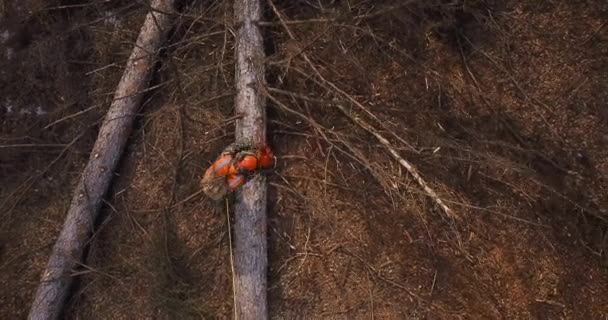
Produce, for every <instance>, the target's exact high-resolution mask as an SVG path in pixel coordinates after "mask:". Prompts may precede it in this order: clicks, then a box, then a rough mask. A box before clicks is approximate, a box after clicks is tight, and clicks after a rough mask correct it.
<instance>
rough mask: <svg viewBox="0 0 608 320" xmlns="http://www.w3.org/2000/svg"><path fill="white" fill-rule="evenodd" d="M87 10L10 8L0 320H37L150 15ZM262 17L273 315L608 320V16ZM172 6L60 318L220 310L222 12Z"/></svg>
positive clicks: (545, 7) (526, 12)
mask: <svg viewBox="0 0 608 320" xmlns="http://www.w3.org/2000/svg"><path fill="white" fill-rule="evenodd" d="M81 3H84V2H77V1H59V0H56V1H40V0H27V1H20V2H17V1H3V2H1V3H0V13H1V16H2V20H1V22H0V41H2V45H0V48H1V51H0V55H2V58H1V59H0V61H1V66H0V67H1V68H0V99H1V100H0V120H1V121H2V125H1V127H0V179H1V180H0V212H1V213H0V214H1V221H2V222H1V223H0V284H1V285H0V318H2V319H19V318H24V317H25V316H26V315H27V311H28V308H29V304H30V303H31V300H32V296H33V293H34V291H35V289H36V285H37V281H38V280H39V278H40V274H41V272H42V270H43V268H44V266H45V263H46V259H47V258H48V254H49V252H50V249H51V246H52V244H53V242H54V239H55V238H56V236H57V234H58V232H59V230H60V229H61V226H62V223H63V219H64V217H65V213H66V211H67V207H68V206H69V202H70V199H71V190H72V189H73V187H74V184H75V182H76V180H77V178H78V175H79V172H80V171H81V170H82V168H83V166H84V164H85V162H86V160H87V158H88V152H89V151H90V149H91V147H92V145H93V143H94V140H95V138H96V130H97V128H98V125H99V123H100V121H101V119H102V117H103V115H104V114H105V111H106V108H107V107H108V106H109V102H110V100H111V98H112V92H113V90H114V87H115V86H116V84H117V82H118V79H119V78H120V76H121V72H122V66H123V65H124V62H125V59H126V58H127V57H128V55H129V53H130V50H131V48H132V45H133V41H134V39H135V38H136V36H137V33H138V31H139V26H140V25H141V22H142V19H143V17H144V15H145V13H146V8H145V7H144V6H142V5H140V4H135V3H134V2H131V1H110V2H90V3H89V4H84V5H81ZM403 3H405V4H403ZM275 4H276V6H277V10H278V11H279V12H280V13H281V17H282V22H283V23H280V22H281V21H280V19H279V18H278V17H277V15H276V14H275V13H274V12H273V11H272V10H270V9H269V10H268V12H267V20H268V23H265V24H264V28H265V30H266V35H267V39H268V42H267V53H268V54H269V58H268V69H269V74H268V76H269V87H270V88H276V89H279V90H281V91H279V90H273V89H270V90H269V94H270V95H271V96H272V97H271V99H270V100H269V104H268V116H269V128H268V130H269V137H270V142H271V144H272V146H273V147H274V149H275V151H276V153H277V154H278V155H279V165H278V168H277V170H276V171H275V172H274V173H273V174H271V175H270V185H269V200H270V201H269V211H268V216H269V226H268V228H269V229H268V230H269V245H270V251H269V258H270V259H269V260H270V270H269V273H268V275H269V286H270V287H269V303H270V313H271V317H272V318H273V319H360V318H361V319H364V318H371V319H603V318H605V317H606V316H608V314H607V312H608V311H606V310H608V270H607V268H606V266H607V264H608V259H607V258H606V246H607V244H608V223H607V222H608V213H607V212H606V208H607V207H608V181H607V180H606V179H607V178H608V151H607V150H606V148H605V145H606V143H608V129H607V128H608V126H607V124H608V109H606V106H605V102H606V101H608V60H607V59H608V58H607V57H608V42H607V41H608V27H606V17H607V16H608V3H606V2H605V1H599V0H598V1H595V0H591V1H585V2H580V3H574V2H573V1H561V2H553V3H550V2H545V1H532V0H530V1H490V0H485V1H482V0H477V1H442V0H433V1H419V2H403V1H396V0H394V1H389V0H384V1H365V0H359V1H335V0H333V1H332V0H324V1H278V0H277V1H275ZM269 8H270V6H269ZM180 12H181V13H182V14H181V15H180V16H179V17H178V24H177V26H176V28H175V30H174V32H173V33H172V35H171V37H170V39H169V42H168V46H167V48H166V50H165V51H164V53H163V57H162V62H161V64H160V65H159V68H158V70H157V72H156V76H155V78H154V80H153V82H154V83H153V84H155V85H159V86H158V89H156V90H154V91H152V92H151V93H150V94H148V96H147V97H146V99H145V101H146V102H145V104H144V106H143V107H142V109H141V116H140V117H138V119H137V124H136V130H135V132H134V134H133V135H132V138H131V140H130V143H129V146H128V148H127V150H126V152H125V156H124V159H123V161H122V163H121V165H120V168H119V170H118V172H117V175H116V179H115V182H114V184H113V186H112V188H111V190H110V193H109V195H108V201H107V204H106V205H105V206H104V208H103V212H102V214H101V217H100V219H99V221H98V226H97V231H96V233H95V235H94V237H93V240H92V241H91V245H90V248H89V249H88V251H87V256H86V260H85V266H84V267H83V268H82V270H80V274H81V276H80V277H79V278H78V279H79V281H78V283H77V286H76V287H75V289H74V292H73V294H72V296H71V299H70V301H69V303H68V307H67V310H66V313H65V318H66V319H201V318H204V319H226V318H230V316H231V315H232V291H231V286H232V285H231V277H232V275H231V268H230V251H229V244H228V240H229V239H228V224H227V218H226V212H225V211H224V209H221V208H220V207H218V206H217V205H216V204H214V203H211V202H210V201H208V200H206V199H205V198H204V197H203V196H201V195H200V194H197V192H198V191H199V184H198V181H199V178H200V176H201V175H202V173H203V170H204V169H205V168H206V166H207V165H208V164H209V163H210V161H212V160H213V159H214V157H215V156H216V155H217V153H218V152H219V151H220V150H221V149H223V148H224V147H225V146H226V145H227V144H228V143H230V142H231V141H232V140H233V136H232V133H233V131H234V127H233V121H232V120H231V118H232V116H233V112H232V111H233V110H232V97H233V90H234V89H233V86H232V83H233V71H234V69H233V40H234V39H233V34H232V32H231V31H230V30H231V28H232V27H233V25H232V19H231V8H230V4H229V3H228V2H226V3H223V2H221V1H218V2H214V1H182V4H181V8H180ZM286 25H287V27H286ZM287 30H289V31H290V33H291V34H292V35H293V38H292V37H291V36H290V35H289V33H288V32H287ZM307 59H308V61H310V63H309V62H308V61H307ZM317 72H318V73H317ZM336 88H338V89H339V90H341V91H342V93H340V92H338V90H337V89H336ZM352 100H354V101H356V102H358V103H359V104H360V105H361V106H363V107H364V108H365V109H366V110H367V111H369V112H371V113H373V115H374V116H375V117H376V119H374V118H372V117H370V115H369V114H367V113H365V111H363V110H361V108H360V107H359V106H357V105H356V104H354V103H352ZM336 104H340V105H343V106H345V107H347V108H348V109H349V110H351V111H352V112H353V113H355V114H356V115H357V116H358V117H360V118H361V119H364V120H365V121H366V122H368V123H370V124H372V125H373V126H374V127H375V128H376V130H378V132H380V133H381V134H382V135H383V136H385V137H386V138H388V139H389V140H390V141H391V143H392V144H393V146H394V147H395V149H397V150H398V151H399V153H400V154H401V156H403V157H404V158H406V159H408V160H409V161H410V162H411V163H413V164H414V165H415V166H416V167H417V168H418V169H419V171H420V172H421V174H422V175H423V177H424V179H425V180H426V181H427V182H428V183H429V184H430V186H431V187H432V188H433V189H434V190H435V191H436V192H437V193H438V194H439V195H440V197H442V198H443V199H444V200H445V201H446V203H447V204H448V206H450V207H451V208H452V210H453V211H454V212H455V214H456V215H457V218H456V219H450V218H448V217H446V215H445V214H444V212H443V211H441V210H440V208H438V207H437V206H436V205H435V204H434V202H433V201H431V200H430V199H429V198H428V197H427V196H426V195H425V194H424V192H423V191H422V189H421V188H420V187H419V186H418V185H417V184H416V182H415V180H413V179H412V177H411V175H410V174H409V173H408V172H407V171H406V170H405V168H403V167H400V166H399V164H398V163H397V162H396V161H395V160H394V159H393V158H392V157H391V156H390V154H389V153H388V152H387V150H386V149H385V148H384V147H383V146H382V145H381V144H380V143H379V142H378V141H377V140H375V138H374V137H373V136H372V135H370V134H369V133H367V132H366V131H365V130H363V129H362V128H361V127H358V126H357V125H355V124H354V123H353V122H352V121H350V120H349V119H348V118H347V117H345V116H344V115H343V114H342V113H341V112H340V111H339V110H338V109H337V108H336V107H335V105H336ZM289 110H291V111H289ZM293 111H296V112H293Z"/></svg>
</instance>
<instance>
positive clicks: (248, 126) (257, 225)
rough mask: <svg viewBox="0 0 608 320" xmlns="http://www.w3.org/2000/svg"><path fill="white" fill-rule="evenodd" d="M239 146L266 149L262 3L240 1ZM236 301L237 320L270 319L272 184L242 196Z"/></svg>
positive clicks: (256, 184) (237, 211) (256, 183)
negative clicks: (269, 210)
mask: <svg viewBox="0 0 608 320" xmlns="http://www.w3.org/2000/svg"><path fill="white" fill-rule="evenodd" d="M234 17H235V20H236V28H237V31H236V53H235V54H236V66H235V69H236V75H235V81H236V84H235V86H236V97H235V111H236V113H237V114H239V115H242V117H241V118H240V119H238V120H237V121H236V132H235V135H236V142H237V143H254V144H257V145H264V144H266V114H265V110H264V105H265V103H266V97H265V95H264V93H263V89H262V88H263V86H264V85H265V76H264V73H265V68H264V56H265V54H264V44H263V38H262V33H261V31H260V28H259V26H258V24H257V23H258V22H259V21H260V20H261V18H262V4H261V1H260V0H235V3H234ZM234 215H235V223H234V236H235V241H234V246H235V250H234V268H235V275H234V296H235V297H234V300H235V306H234V308H235V316H236V318H237V319H239V320H242V319H256V320H257V319H267V318H268V307H267V300H266V288H267V280H266V273H267V265H268V256H267V243H266V233H267V227H266V178H265V177H264V176H262V175H257V176H256V177H255V178H253V179H252V180H251V181H249V182H248V183H246V184H244V185H243V186H242V187H241V188H240V190H238V191H237V193H236V203H235V208H234Z"/></svg>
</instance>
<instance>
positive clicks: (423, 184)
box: [334, 104, 456, 218]
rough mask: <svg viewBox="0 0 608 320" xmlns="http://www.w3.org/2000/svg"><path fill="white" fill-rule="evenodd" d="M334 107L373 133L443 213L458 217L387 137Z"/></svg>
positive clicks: (342, 109) (359, 119)
mask: <svg viewBox="0 0 608 320" xmlns="http://www.w3.org/2000/svg"><path fill="white" fill-rule="evenodd" d="M334 106H335V107H336V108H338V109H339V110H340V111H341V112H342V113H343V114H344V115H345V116H347V117H348V118H349V119H351V120H352V121H353V122H354V123H355V124H357V125H358V126H360V127H361V128H363V129H365V130H366V131H367V132H369V133H371V134H372V135H373V136H374V137H376V139H378V142H380V144H382V145H383V146H384V147H385V148H386V150H387V151H388V152H389V153H390V154H391V156H393V158H395V160H397V162H399V164H400V165H401V166H403V167H404V168H405V169H406V170H407V171H408V172H409V173H410V174H411V175H412V176H413V177H414V180H416V182H417V183H418V184H419V185H420V187H422V189H423V190H424V192H425V193H426V194H427V195H428V196H429V197H430V198H431V199H433V201H434V202H435V203H436V204H437V205H438V206H439V207H440V208H441V209H442V210H443V212H445V214H446V215H447V216H448V217H449V218H455V217H456V216H455V215H454V212H452V209H450V208H449V207H448V206H447V205H446V204H445V202H444V201H443V200H442V199H441V198H440V197H439V196H438V195H437V193H436V192H435V191H434V190H433V189H431V187H429V185H428V184H427V183H426V181H424V179H423V178H422V176H421V175H420V173H418V170H417V169H416V168H415V167H414V166H413V165H412V164H411V163H409V161H407V160H405V159H403V157H401V156H400V155H399V153H398V152H397V151H396V150H395V148H393V146H392V145H391V142H390V141H388V140H387V139H386V138H385V137H383V136H382V135H381V134H380V133H378V131H377V130H376V129H374V127H372V126H371V125H369V124H368V123H367V122H365V121H364V120H363V119H361V118H359V117H357V116H354V115H352V114H351V113H350V112H349V111H348V110H346V108H345V107H344V106H342V105H339V104H334Z"/></svg>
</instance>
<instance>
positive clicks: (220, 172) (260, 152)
mask: <svg viewBox="0 0 608 320" xmlns="http://www.w3.org/2000/svg"><path fill="white" fill-rule="evenodd" d="M274 164H275V157H274V154H273V153H272V150H271V149H270V147H269V146H267V145H264V146H262V147H261V148H254V147H251V146H247V145H244V146H239V145H236V144H232V145H230V146H228V147H227V148H226V149H224V151H223V152H222V154H220V156H219V157H218V158H217V159H216V160H215V161H214V162H213V163H212V164H211V166H209V168H208V169H207V170H206V171H205V175H204V176H203V179H202V181H201V186H202V188H203V192H205V194H206V195H207V196H208V197H209V198H211V199H213V200H215V201H219V200H221V199H223V198H224V197H225V196H226V195H227V194H229V193H230V192H234V191H235V190H236V189H238V188H239V187H240V186H242V185H243V184H244V183H245V182H246V181H247V179H248V178H249V177H250V176H251V175H253V174H255V173H257V172H259V171H261V170H267V169H270V168H272V167H273V166H274Z"/></svg>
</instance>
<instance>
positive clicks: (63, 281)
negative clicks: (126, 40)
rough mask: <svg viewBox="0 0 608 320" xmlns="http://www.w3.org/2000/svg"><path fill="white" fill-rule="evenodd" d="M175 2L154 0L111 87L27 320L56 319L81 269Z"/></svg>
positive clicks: (168, 25) (168, 24) (167, 27)
mask: <svg viewBox="0 0 608 320" xmlns="http://www.w3.org/2000/svg"><path fill="white" fill-rule="evenodd" d="M173 4H174V0H154V1H153V2H152V4H151V5H150V6H151V9H152V10H151V11H150V12H149V13H148V15H147V17H146V20H145V22H144V25H143V26H142V28H141V31H140V34H139V37H138V38H137V43H136V45H135V47H134V48H133V52H132V53H131V57H130V58H129V60H128V61H127V65H126V67H125V71H124V73H123V76H122V78H121V80H120V82H119V84H118V87H117V88H116V92H115V95H114V101H113V102H112V105H111V106H110V109H109V110H108V113H107V115H106V118H105V119H104V122H103V124H102V126H101V129H100V130H99V135H98V137H97V141H95V145H94V147H93V151H92V152H91V156H90V158H89V162H88V163H87V166H86V167H85V169H84V172H83V174H82V177H81V179H80V181H79V183H78V185H77V186H76V190H75V191H74V196H73V198H72V202H71V204H70V208H69V210H68V214H67V218H66V220H65V223H64V225H63V229H62V230H61V233H60V234H59V237H58V239H57V241H56V243H55V246H54V247H53V251H52V253H51V256H50V258H49V262H48V264H47V267H46V270H45V271H44V273H43V274H42V279H41V282H40V285H39V286H38V290H37V292H36V295H35V298H34V302H33V304H32V307H31V309H30V314H29V317H28V318H29V319H36V320H38V319H57V318H59V316H60V315H61V312H62V309H63V305H64V303H65V300H66V298H67V296H68V293H69V289H70V287H71V284H72V281H73V279H74V277H75V273H76V269H77V268H78V266H79V265H81V262H80V260H81V258H82V254H83V251H84V248H85V246H86V244H87V242H88V240H89V238H90V236H91V233H92V231H93V224H94V222H95V219H96V217H97V214H98V211H99V208H100V207H101V204H102V201H103V196H104V195H105V193H106V192H107V190H108V187H109V186H110V182H111V180H112V176H113V174H114V170H115V169H116V166H117V164H118V161H119V159H120V157H121V154H122V150H123V148H124V146H125V144H126V142H127V138H128V137H129V135H130V133H131V129H132V123H133V119H134V118H135V115H136V113H137V109H138V107H139V105H140V103H141V99H142V96H143V92H144V91H145V89H146V87H147V86H148V84H149V80H150V74H151V70H152V68H153V66H154V63H155V62H156V55H157V53H158V51H159V49H160V47H161V44H162V43H163V42H164V40H165V37H166V36H167V32H168V30H169V27H170V21H171V19H170V15H169V14H167V13H171V12H173V10H174V9H173V8H174V7H173Z"/></svg>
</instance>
